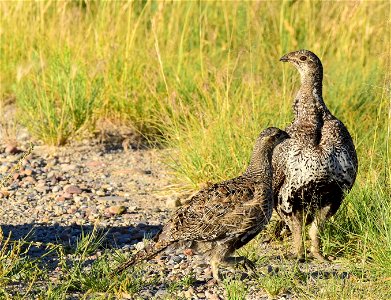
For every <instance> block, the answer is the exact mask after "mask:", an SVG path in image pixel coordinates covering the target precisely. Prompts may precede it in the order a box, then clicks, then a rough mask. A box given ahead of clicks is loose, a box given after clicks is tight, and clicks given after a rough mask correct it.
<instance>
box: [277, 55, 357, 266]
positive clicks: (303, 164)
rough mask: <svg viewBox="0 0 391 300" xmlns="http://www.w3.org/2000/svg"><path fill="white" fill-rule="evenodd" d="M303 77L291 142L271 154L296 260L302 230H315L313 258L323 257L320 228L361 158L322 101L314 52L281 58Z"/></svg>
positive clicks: (301, 254) (299, 254)
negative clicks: (308, 225)
mask: <svg viewBox="0 0 391 300" xmlns="http://www.w3.org/2000/svg"><path fill="white" fill-rule="evenodd" d="M280 61H283V62H290V63H291V64H293V65H294V66H295V67H296V68H297V70H298V71H299V73H300V75H301V86H300V89H299V92H298V93H297V95H296V98H295V100H294V104H293V110H294V120H293V122H292V124H291V125H289V126H288V127H287V128H286V129H285V130H286V132H287V133H288V134H289V136H290V138H289V139H287V140H285V141H283V142H282V143H281V144H279V145H277V147H276V149H275V150H274V154H273V170H274V176H273V190H274V202H275V205H276V210H277V212H278V214H279V215H280V217H281V218H282V219H283V220H285V222H286V223H287V225H288V226H289V228H290V230H291V232H292V235H293V243H294V254H295V255H296V256H297V257H298V258H303V257H304V247H303V241H302V230H303V226H305V225H307V224H311V226H310V229H309V236H310V239H311V254H312V255H313V257H315V258H317V259H319V260H321V261H326V260H327V259H325V258H324V256H323V255H322V254H321V253H320V241H319V228H320V226H321V225H322V223H323V222H324V221H325V220H326V219H327V218H329V217H330V216H332V215H334V214H335V212H336V211H337V210H338V208H339V206H340V205H341V202H342V200H343V198H344V196H345V194H346V193H347V192H348V191H349V190H350V189H351V188H352V186H353V184H354V181H355V179H356V174H357V166H358V162H357V155H356V150H355V148H354V145H353V141H352V138H351V136H350V134H349V132H348V130H347V129H346V127H345V126H344V124H343V123H342V122H341V121H340V120H338V119H337V118H336V117H334V116H333V115H332V114H331V113H330V111H329V110H328V108H327V107H326V105H325V103H324V102H323V98H322V78H323V67H322V63H321V62H320V59H319V58H318V57H317V56H316V55H315V54H314V53H312V52H311V51H308V50H299V51H295V52H291V53H288V54H286V55H284V56H283V57H281V59H280Z"/></svg>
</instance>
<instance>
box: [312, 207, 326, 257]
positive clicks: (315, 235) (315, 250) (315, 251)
mask: <svg viewBox="0 0 391 300" xmlns="http://www.w3.org/2000/svg"><path fill="white" fill-rule="evenodd" d="M330 208H331V207H330V205H328V206H325V207H322V208H321V209H320V210H319V211H318V212H317V215H316V217H315V219H314V221H313V222H312V224H311V227H310V229H309V232H308V234H309V236H310V239H311V254H312V255H313V257H314V258H316V259H318V260H320V261H323V262H327V261H329V260H328V259H326V258H325V257H324V256H323V255H322V254H321V253H320V238H319V229H320V228H321V227H322V225H323V224H324V222H325V220H326V219H327V218H328V216H329V212H330Z"/></svg>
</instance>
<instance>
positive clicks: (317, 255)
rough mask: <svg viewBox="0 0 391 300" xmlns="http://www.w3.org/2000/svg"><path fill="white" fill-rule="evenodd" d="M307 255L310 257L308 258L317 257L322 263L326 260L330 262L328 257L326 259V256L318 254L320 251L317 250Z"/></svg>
mask: <svg viewBox="0 0 391 300" xmlns="http://www.w3.org/2000/svg"><path fill="white" fill-rule="evenodd" d="M309 257H310V258H314V259H317V260H319V261H320V262H323V263H328V262H330V260H329V259H327V258H326V257H324V256H323V255H322V254H320V253H319V252H317V251H314V252H311V254H310V255H309Z"/></svg>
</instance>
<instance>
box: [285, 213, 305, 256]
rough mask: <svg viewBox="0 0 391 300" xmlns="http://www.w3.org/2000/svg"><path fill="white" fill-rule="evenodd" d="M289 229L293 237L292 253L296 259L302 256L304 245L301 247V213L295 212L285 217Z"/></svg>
mask: <svg viewBox="0 0 391 300" xmlns="http://www.w3.org/2000/svg"><path fill="white" fill-rule="evenodd" d="M286 220H287V223H288V226H289V229H290V230H291V232H292V237H293V254H294V256H295V257H296V258H297V259H303V258H304V247H303V220H302V214H301V213H299V212H296V213H295V214H292V215H290V216H288V217H286Z"/></svg>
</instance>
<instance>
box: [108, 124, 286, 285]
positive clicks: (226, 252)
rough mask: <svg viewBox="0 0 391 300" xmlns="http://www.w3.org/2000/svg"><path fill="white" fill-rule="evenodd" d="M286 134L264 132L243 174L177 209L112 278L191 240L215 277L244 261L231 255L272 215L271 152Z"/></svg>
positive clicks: (272, 131) (248, 265) (270, 129)
mask: <svg viewBox="0 0 391 300" xmlns="http://www.w3.org/2000/svg"><path fill="white" fill-rule="evenodd" d="M287 137H288V135H287V134H286V132H284V131H282V130H280V129H277V128H273V127H271V128H268V129H266V130H264V131H263V132H262V133H261V134H260V135H259V137H258V139H257V141H256V144H255V147H254V151H253V153H252V158H251V161H250V164H249V166H248V168H247V170H246V171H245V172H244V173H243V175H241V176H239V177H237V178H234V179H231V180H227V181H223V182H221V183H216V184H213V185H211V186H210V187H208V188H205V189H203V190H200V191H199V192H198V193H196V194H195V195H194V196H192V198H191V199H190V200H189V202H188V203H187V204H186V205H184V206H182V207H180V208H179V209H178V210H177V211H176V212H175V213H174V214H173V216H172V217H171V218H170V220H169V221H168V222H167V223H166V224H165V225H164V226H163V228H162V230H161V231H160V233H158V234H157V235H156V236H155V238H154V239H153V241H151V242H150V243H149V244H148V245H147V246H146V248H145V249H144V250H141V251H139V252H138V253H136V254H135V255H134V256H133V257H132V258H131V259H130V260H129V261H127V262H126V263H124V264H122V265H120V266H119V267H118V268H117V269H116V270H115V271H114V272H113V274H119V273H120V272H122V271H123V270H125V269H126V268H128V267H129V266H131V265H134V264H136V263H138V262H140V261H142V260H146V259H150V258H152V257H154V256H155V255H156V254H158V253H159V252H161V251H163V250H164V249H166V248H167V247H168V246H171V245H173V244H174V245H178V244H179V243H181V242H186V241H191V247H192V248H193V249H194V250H195V252H198V253H201V254H204V255H205V256H206V257H207V258H208V260H209V263H210V265H211V268H212V273H213V277H214V278H215V279H216V280H218V279H219V276H220V275H219V269H218V268H219V265H226V266H232V265H235V264H237V263H242V264H244V266H246V267H251V262H250V261H249V260H247V259H246V258H244V257H230V255H231V254H232V253H233V252H234V251H235V250H236V249H238V248H240V247H242V246H243V245H245V244H246V243H248V242H249V241H250V240H251V239H252V238H254V237H255V236H256V235H257V234H258V233H259V232H260V231H261V230H262V229H263V228H264V227H265V225H266V224H267V223H268V221H269V220H270V217H271V214H272V211H273V198H272V151H273V149H274V147H275V146H276V145H277V144H278V143H280V142H281V141H282V140H284V139H285V138H287Z"/></svg>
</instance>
